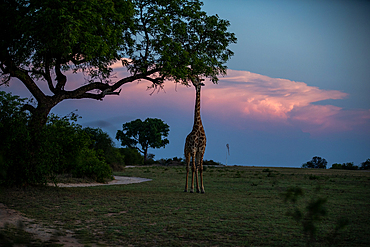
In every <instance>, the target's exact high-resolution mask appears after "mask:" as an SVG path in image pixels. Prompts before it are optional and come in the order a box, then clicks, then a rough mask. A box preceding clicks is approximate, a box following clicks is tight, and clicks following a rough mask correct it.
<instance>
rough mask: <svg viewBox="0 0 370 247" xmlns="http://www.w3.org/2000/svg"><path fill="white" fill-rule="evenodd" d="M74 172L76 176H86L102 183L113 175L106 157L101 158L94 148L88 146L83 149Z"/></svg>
mask: <svg viewBox="0 0 370 247" xmlns="http://www.w3.org/2000/svg"><path fill="white" fill-rule="evenodd" d="M72 173H73V175H74V176H76V177H84V176H86V177H89V178H93V179H94V180H95V181H97V182H100V183H103V182H105V180H106V179H109V178H111V177H112V169H111V167H110V166H109V165H108V164H107V163H106V162H105V161H104V158H101V157H100V158H99V157H98V156H97V154H96V152H95V151H94V150H93V149H88V148H84V149H82V150H81V152H80V154H79V156H78V159H77V162H76V166H75V168H74V169H73V170H72Z"/></svg>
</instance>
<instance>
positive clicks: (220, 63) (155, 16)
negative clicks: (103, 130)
mask: <svg viewBox="0 0 370 247" xmlns="http://www.w3.org/2000/svg"><path fill="white" fill-rule="evenodd" d="M201 6H202V3H201V2H200V1H198V0H131V1H130V0H105V1H95V0H93V1H91V0H81V1H72V0H13V1H9V0H5V1H2V2H1V3H0V20H1V26H2V35H1V38H0V76H1V79H2V81H1V83H2V84H9V83H10V82H11V81H10V79H11V78H17V79H19V81H20V82H21V83H23V84H24V85H25V86H26V87H27V89H28V90H29V91H30V93H31V94H32V96H33V97H34V98H35V99H36V101H37V105H36V106H34V105H26V106H25V107H24V109H27V110H29V111H30V112H31V113H32V121H31V127H34V128H39V127H40V126H43V125H45V124H46V121H47V115H48V114H49V112H50V110H51V109H52V108H53V107H54V106H55V105H57V104H58V103H60V102H61V101H63V100H66V99H83V98H90V99H97V100H102V99H103V98H104V97H105V96H106V95H110V94H119V92H120V90H119V91H117V90H118V89H119V88H120V87H121V86H122V85H124V84H126V83H129V82H133V81H135V80H141V79H144V80H148V81H150V82H152V86H153V88H158V87H162V86H163V83H164V82H165V81H166V80H172V81H175V82H180V83H183V84H188V83H189V82H190V81H191V79H192V78H193V77H194V76H195V75H197V76H204V77H208V78H210V79H211V80H212V81H213V82H214V83H216V82H217V80H218V76H219V75H222V74H225V73H226V69H227V67H226V66H225V63H226V62H227V60H229V59H230V57H231V56H232V55H233V52H232V51H231V50H229V49H228V46H229V45H230V44H232V43H235V42H236V38H235V35H234V34H233V33H230V32H228V31H227V28H228V26H229V22H228V21H226V20H223V19H220V18H219V17H218V16H217V15H213V16H208V15H207V14H206V13H205V12H204V11H202V10H201ZM119 61H121V62H122V66H123V67H125V68H126V69H127V70H128V71H129V72H130V74H129V75H128V76H127V77H125V78H117V79H115V78H113V77H112V71H113V70H112V65H113V64H115V63H116V62H119ZM68 71H70V72H75V73H83V74H84V75H85V80H86V82H87V83H84V82H82V83H81V86H78V87H77V88H74V89H70V88H69V87H67V84H68V78H67V75H68V74H67V72H68ZM12 83H15V82H14V81H12ZM41 84H46V85H47V86H48V89H49V91H50V92H44V91H42V89H41V87H40V85H41ZM67 88H68V89H67Z"/></svg>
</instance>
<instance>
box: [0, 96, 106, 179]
mask: <svg viewBox="0 0 370 247" xmlns="http://www.w3.org/2000/svg"><path fill="white" fill-rule="evenodd" d="M24 101H25V99H21V98H19V97H18V96H12V95H11V93H5V92H0V120H1V122H0V138H1V143H0V157H1V160H0V177H1V180H0V184H1V185H7V186H12V185H26V184H45V183H46V182H47V180H48V179H52V180H53V181H54V182H55V178H56V175H57V174H62V173H72V171H73V172H75V173H76V174H79V175H81V174H82V173H81V171H86V174H84V176H88V177H89V176H90V177H93V178H95V179H96V180H100V181H102V180H103V179H104V178H109V176H110V174H111V169H110V168H109V166H108V167H106V166H107V165H106V163H105V161H104V157H102V158H98V156H97V152H95V151H94V150H93V149H89V147H90V146H91V139H90V136H89V135H88V134H87V133H86V132H84V131H82V127H81V126H80V125H78V124H76V121H77V115H76V114H73V113H72V114H70V115H68V116H65V117H62V118H61V117H58V116H56V115H54V114H51V115H50V116H49V118H48V122H47V124H46V125H45V127H44V128H42V129H41V130H40V132H38V133H37V134H35V135H33V136H31V134H30V130H29V128H28V123H29V115H28V114H26V113H25V112H24V111H23V107H24ZM86 153H88V154H89V157H87V155H86ZM81 155H82V157H81ZM84 159H86V162H85V163H86V164H90V165H89V167H90V168H89V169H85V168H83V167H84V166H85V163H84V162H82V161H81V160H84ZM76 164H77V167H79V168H78V169H79V170H78V171H75V169H76ZM82 168H83V169H82Z"/></svg>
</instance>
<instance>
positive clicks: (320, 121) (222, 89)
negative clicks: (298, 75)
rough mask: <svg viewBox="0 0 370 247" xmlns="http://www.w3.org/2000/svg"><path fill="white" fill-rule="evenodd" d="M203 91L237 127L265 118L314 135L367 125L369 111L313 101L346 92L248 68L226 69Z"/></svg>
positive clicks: (212, 105) (215, 108)
mask: <svg viewBox="0 0 370 247" xmlns="http://www.w3.org/2000/svg"><path fill="white" fill-rule="evenodd" d="M209 85H210V84H209ZM204 91H205V93H204V94H203V97H204V98H205V100H206V102H207V105H208V107H209V108H210V110H211V111H213V112H215V113H216V112H217V113H219V114H220V115H223V117H227V118H228V119H239V120H238V122H239V123H240V124H239V127H241V128H242V127H243V123H245V122H247V121H253V122H261V123H262V122H266V121H268V122H269V123H270V124H271V125H273V124H277V123H279V124H280V125H281V124H284V125H287V126H294V127H298V128H299V129H301V130H302V131H303V132H307V133H310V134H312V135H315V134H322V133H332V132H341V131H350V130H353V129H354V128H356V127H357V126H364V125H367V126H369V122H370V110H345V109H343V108H341V107H337V106H334V105H319V104H315V103H316V102H320V101H323V100H329V99H330V100H340V99H344V98H345V97H347V96H348V95H347V94H346V93H343V92H340V91H337V90H322V89H320V88H318V87H312V86H309V85H307V84H306V83H303V82H295V81H291V80H287V79H280V78H270V77H268V76H264V75H259V74H256V73H251V72H248V71H235V70H228V75H227V76H226V77H224V78H221V79H220V82H219V85H211V86H210V87H209V88H207V89H205V90H204ZM248 126H249V125H248Z"/></svg>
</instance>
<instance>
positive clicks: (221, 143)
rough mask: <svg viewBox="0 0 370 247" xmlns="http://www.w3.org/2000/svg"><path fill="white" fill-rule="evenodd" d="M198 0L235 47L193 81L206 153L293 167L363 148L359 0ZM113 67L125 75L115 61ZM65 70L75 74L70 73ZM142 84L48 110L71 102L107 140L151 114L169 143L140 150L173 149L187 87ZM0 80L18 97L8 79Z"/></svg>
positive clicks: (367, 108) (366, 127)
mask: <svg viewBox="0 0 370 247" xmlns="http://www.w3.org/2000/svg"><path fill="white" fill-rule="evenodd" d="M203 2H204V6H203V10H205V11H206V12H207V13H208V14H209V15H214V14H217V15H218V16H219V17H220V18H222V19H226V20H229V21H230V24H231V25H230V28H229V31H231V32H234V33H235V35H236V37H237V38H238V42H237V44H233V45H231V46H230V49H231V50H232V51H233V52H234V53H235V55H234V56H233V57H232V58H231V60H230V61H229V62H228V63H227V66H228V68H229V69H228V71H227V75H226V76H225V77H220V81H219V83H218V84H216V85H215V84H212V82H210V81H206V82H205V83H206V86H204V87H202V92H201V97H202V98H201V114H202V122H203V126H204V128H205V131H206V136H207V148H206V152H205V157H204V158H205V159H206V160H214V161H216V162H220V163H222V164H225V163H226V158H227V164H228V165H235V164H238V165H250V166H266V167H300V166H301V165H302V164H303V163H305V162H307V161H310V160H311V159H312V157H314V156H319V157H322V158H325V159H326V160H327V161H328V168H329V167H330V166H331V164H333V163H345V162H354V164H355V165H360V164H361V162H364V161H365V160H366V159H368V158H370V99H369V92H370V83H369V78H370V49H369V44H370V14H369V13H370V2H369V1H339V0H338V1H327V0H323V1H313V0H302V1H293V0H290V1H288V0H287V1H283V0H281V1H272V0H270V1H269V0H261V1H247V0H245V1H242V0H228V1H222V0H205V1H203ZM114 71H115V72H116V73H117V78H119V77H120V76H125V72H124V70H123V68H121V67H120V66H118V65H117V66H115V67H114ZM69 80H70V83H71V84H72V85H81V83H83V82H84V80H83V78H82V77H81V76H76V75H72V76H70V77H69ZM149 85H150V83H148V82H145V81H141V82H134V83H131V84H126V85H124V86H122V92H121V94H120V95H119V96H115V95H112V96H107V97H105V99H104V100H103V101H95V100H87V99H85V100H68V101H63V102H62V103H60V104H59V105H57V106H56V107H55V108H54V109H53V112H54V113H56V114H58V115H60V116H64V115H67V114H68V113H70V112H71V111H74V110H76V109H77V110H78V111H77V114H79V115H80V116H81V117H82V118H81V119H79V123H80V124H81V125H83V126H90V127H94V128H97V127H99V128H101V129H103V131H105V132H107V133H108V134H109V135H110V136H111V137H112V139H113V140H115V134H116V132H117V130H118V129H122V124H123V123H125V122H128V121H132V120H135V119H138V118H140V119H142V120H144V119H146V118H148V117H150V118H160V119H162V120H163V121H164V122H165V123H167V124H168V125H169V126H170V134H169V137H168V138H169V141H170V143H169V145H167V146H166V147H165V148H161V149H149V153H153V154H155V158H156V159H161V158H172V157H183V148H184V143H185V138H186V136H187V134H188V133H190V131H191V129H192V125H193V116H194V103H195V90H194V88H193V87H185V86H181V85H176V84H174V83H171V82H168V83H166V84H165V87H164V91H160V92H158V93H157V92H155V93H153V94H151V92H152V91H148V90H147V87H148V86H149ZM2 89H3V90H5V91H11V92H13V93H14V94H18V95H21V96H22V97H28V94H27V92H26V90H25V88H24V87H23V86H22V85H20V83H19V82H17V81H14V82H13V83H12V84H11V86H10V87H9V88H2ZM66 89H68V88H66ZM69 89H72V87H71V88H69ZM46 91H47V90H46ZM116 143H117V147H119V143H118V142H117V141H116ZM226 144H229V146H230V155H229V154H228V153H227V149H226Z"/></svg>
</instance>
